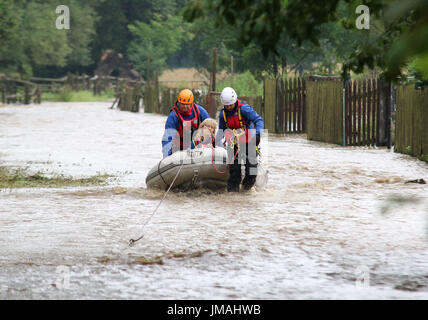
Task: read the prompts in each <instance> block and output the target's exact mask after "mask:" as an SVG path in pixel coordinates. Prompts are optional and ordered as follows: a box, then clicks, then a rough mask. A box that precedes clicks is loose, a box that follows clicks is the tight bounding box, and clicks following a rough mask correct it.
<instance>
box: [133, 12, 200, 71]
mask: <svg viewBox="0 0 428 320" xmlns="http://www.w3.org/2000/svg"><path fill="white" fill-rule="evenodd" d="M129 30H130V32H131V34H132V35H133V38H134V40H133V41H132V42H131V43H130V47H129V51H128V54H129V60H130V61H131V62H132V63H133V64H134V66H135V67H136V69H137V71H139V72H140V73H141V74H142V75H143V77H145V78H146V79H149V78H151V77H152V76H153V73H154V72H155V71H158V72H160V71H161V70H162V69H163V68H165V67H166V60H167V58H168V56H170V55H171V54H172V53H174V52H176V51H177V50H178V49H179V48H180V46H181V43H182V40H183V39H185V36H186V35H187V37H188V38H187V39H191V37H192V35H191V34H189V33H187V32H186V26H185V25H183V21H182V18H181V17H179V16H161V15H154V19H153V20H151V21H150V23H144V22H136V23H135V24H132V25H129Z"/></svg>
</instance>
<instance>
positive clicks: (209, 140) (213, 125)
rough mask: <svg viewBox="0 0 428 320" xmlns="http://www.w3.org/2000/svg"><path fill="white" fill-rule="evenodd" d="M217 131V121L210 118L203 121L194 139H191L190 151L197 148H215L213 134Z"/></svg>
mask: <svg viewBox="0 0 428 320" xmlns="http://www.w3.org/2000/svg"><path fill="white" fill-rule="evenodd" d="M216 131H217V121H215V120H214V119H212V118H207V119H205V120H204V121H203V122H202V123H201V125H200V127H199V129H198V131H196V134H195V137H194V138H193V139H192V149H194V148H197V147H212V148H215V134H216Z"/></svg>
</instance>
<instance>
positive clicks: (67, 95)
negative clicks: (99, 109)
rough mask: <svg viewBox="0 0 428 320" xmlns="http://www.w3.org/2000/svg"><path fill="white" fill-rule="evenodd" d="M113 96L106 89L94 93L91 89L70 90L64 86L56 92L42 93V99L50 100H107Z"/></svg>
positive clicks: (110, 91)
mask: <svg viewBox="0 0 428 320" xmlns="http://www.w3.org/2000/svg"><path fill="white" fill-rule="evenodd" d="M113 98H114V92H113V91H112V90H108V91H106V92H104V93H103V94H102V95H94V94H93V92H92V91H88V90H81V91H72V90H71V88H70V87H67V86H64V87H63V88H62V89H61V90H60V91H59V92H58V93H43V97H42V99H43V101H52V102H95V101H107V100H110V99H113Z"/></svg>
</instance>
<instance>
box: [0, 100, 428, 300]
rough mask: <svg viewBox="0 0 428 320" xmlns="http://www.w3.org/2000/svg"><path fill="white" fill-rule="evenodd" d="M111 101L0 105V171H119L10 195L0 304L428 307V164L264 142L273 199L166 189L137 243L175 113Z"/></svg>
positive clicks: (1, 233)
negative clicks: (367, 302) (360, 303)
mask: <svg viewBox="0 0 428 320" xmlns="http://www.w3.org/2000/svg"><path fill="white" fill-rule="evenodd" d="M110 105H111V103H43V104H41V105H30V106H8V107H1V108H0V163H1V165H6V166H15V167H28V170H29V171H35V172H36V171H39V170H42V171H44V172H46V173H47V174H49V173H63V174H65V175H71V176H73V177H76V178H78V177H88V176H92V175H96V174H110V175H113V176H115V177H114V178H111V179H110V180H109V183H108V185H107V186H103V187H80V188H77V187H76V188H75V187H73V188H56V189H41V188H35V189H13V190H4V189H3V190H1V192H0V299H427V298H428V250H427V249H428V222H427V220H428V199H427V198H428V196H427V190H428V189H427V185H422V184H405V182H406V181H408V180H413V179H418V178H424V179H425V180H428V179H427V178H428V165H427V164H426V163H423V162H420V161H418V160H416V159H413V158H411V157H409V156H406V155H401V154H396V153H393V152H391V151H388V150H386V149H383V148H355V147H349V148H343V147H341V146H335V145H330V144H324V143H318V142H312V141H308V140H306V137H305V136H304V135H286V136H278V135H272V134H269V135H267V136H266V135H265V136H264V138H263V139H262V152H263V166H264V168H265V169H267V170H269V183H268V185H267V188H266V189H265V190H261V191H256V190H252V191H250V192H248V193H240V194H227V193H225V192H212V191H209V190H198V191H195V192H193V193H180V192H171V193H170V194H168V195H167V197H166V199H165V200H164V202H163V203H162V205H161V206H160V207H159V209H158V211H157V212H156V214H155V215H154V216H153V218H152V219H151V220H150V223H149V224H148V225H147V226H146V227H145V229H144V234H145V237H144V238H143V239H142V240H141V241H140V242H138V243H137V244H136V245H135V246H134V247H132V248H129V247H128V246H127V242H128V240H129V239H131V238H136V237H138V236H139V235H140V234H141V232H142V226H143V225H144V223H145V222H146V221H147V219H148V218H149V217H150V215H151V213H152V212H153V210H154V209H155V208H156V206H157V205H158V204H159V201H160V200H161V199H162V197H163V192H162V191H157V190H148V189H146V185H145V177H146V174H147V172H148V171H149V170H150V169H151V168H152V167H153V166H154V165H155V164H157V162H158V161H159V159H160V157H161V136H162V133H163V128H164V124H165V119H166V117H164V116H161V115H154V114H144V113H138V114H134V113H129V112H120V111H118V110H109V109H108V108H109V106H110ZM397 198H400V199H401V198H402V199H413V200H411V201H407V202H403V203H397V202H394V201H393V200H394V199H397ZM387 208H389V210H386V209H387ZM384 211H386V212H384Z"/></svg>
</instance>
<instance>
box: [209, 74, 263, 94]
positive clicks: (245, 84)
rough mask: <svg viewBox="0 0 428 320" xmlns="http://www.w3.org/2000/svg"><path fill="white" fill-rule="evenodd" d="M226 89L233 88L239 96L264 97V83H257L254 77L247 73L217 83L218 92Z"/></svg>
mask: <svg viewBox="0 0 428 320" xmlns="http://www.w3.org/2000/svg"><path fill="white" fill-rule="evenodd" d="M225 87H233V88H234V89H235V91H236V93H237V94H238V97H239V96H247V97H250V96H263V82H262V81H257V80H256V78H255V77H254V75H253V74H252V73H251V72H249V71H247V72H245V73H241V74H236V75H234V76H233V78H231V77H229V78H227V79H225V80H222V81H219V82H218V83H217V90H218V91H222V90H223V89H224V88H225Z"/></svg>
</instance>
